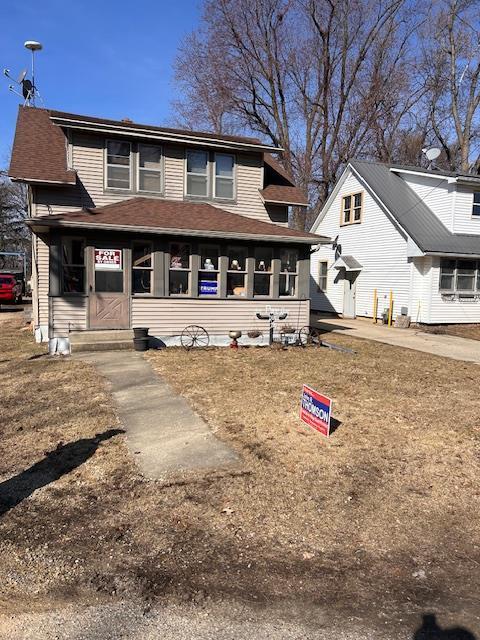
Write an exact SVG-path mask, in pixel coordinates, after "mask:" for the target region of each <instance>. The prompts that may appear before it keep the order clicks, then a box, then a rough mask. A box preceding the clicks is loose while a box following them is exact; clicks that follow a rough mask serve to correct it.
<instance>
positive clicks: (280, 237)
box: [29, 198, 329, 245]
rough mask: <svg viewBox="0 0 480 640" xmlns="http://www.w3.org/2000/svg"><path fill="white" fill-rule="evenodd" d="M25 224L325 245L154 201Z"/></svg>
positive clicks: (249, 221)
mask: <svg viewBox="0 0 480 640" xmlns="http://www.w3.org/2000/svg"><path fill="white" fill-rule="evenodd" d="M29 224H30V226H41V225H48V226H67V227H72V226H73V227H89V228H92V229H95V228H97V229H101V228H105V229H111V230H113V229H116V230H123V231H142V232H147V233H148V232H150V233H161V234H170V235H191V236H201V237H212V238H218V237H222V238H232V239H233V238H234V239H238V240H242V239H245V240H248V239H256V240H259V239H260V240H268V241H271V242H290V243H292V242H294V243H296V242H299V243H304V244H311V245H313V244H320V243H322V242H329V239H328V238H325V237H322V236H318V235H314V234H312V233H308V232H306V231H297V230H295V229H289V228H287V227H281V226H279V225H276V224H272V223H269V222H262V221H260V220H256V219H254V218H247V217H246V216H242V215H238V214H236V213H231V212H229V211H225V210H224V209H220V208H218V207H214V206H213V205H210V204H206V203H196V202H182V201H174V200H160V199H154V198H131V199H128V200H123V201H121V202H119V203H115V204H109V205H106V206H104V207H97V208H94V209H82V210H80V211H73V212H71V213H64V214H57V215H50V216H42V217H38V218H31V219H30V220H29Z"/></svg>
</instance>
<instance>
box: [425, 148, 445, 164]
mask: <svg viewBox="0 0 480 640" xmlns="http://www.w3.org/2000/svg"><path fill="white" fill-rule="evenodd" d="M422 151H423V153H424V154H425V156H426V157H427V160H428V161H429V162H432V160H436V159H437V158H438V156H439V155H440V154H441V153H442V152H441V150H440V149H439V148H438V147H430V148H426V149H422Z"/></svg>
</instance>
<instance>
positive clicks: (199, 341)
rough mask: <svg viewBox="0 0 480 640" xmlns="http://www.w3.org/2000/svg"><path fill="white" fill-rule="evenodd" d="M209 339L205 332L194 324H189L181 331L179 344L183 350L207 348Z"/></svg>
mask: <svg viewBox="0 0 480 640" xmlns="http://www.w3.org/2000/svg"><path fill="white" fill-rule="evenodd" d="M209 342H210V337H209V335H208V333H207V330H206V329H204V328H203V327H199V326H198V325H196V324H191V325H189V326H188V327H185V329H184V330H183V331H182V333H181V336H180V343H181V345H182V347H183V348H184V349H187V350H188V349H193V348H201V347H208V344H209Z"/></svg>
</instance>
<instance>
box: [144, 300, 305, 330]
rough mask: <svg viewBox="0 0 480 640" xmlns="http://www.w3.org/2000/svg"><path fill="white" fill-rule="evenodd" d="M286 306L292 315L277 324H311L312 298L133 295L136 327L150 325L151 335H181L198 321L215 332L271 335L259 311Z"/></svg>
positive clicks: (299, 326) (301, 325)
mask: <svg viewBox="0 0 480 640" xmlns="http://www.w3.org/2000/svg"><path fill="white" fill-rule="evenodd" d="M269 306H270V307H272V308H274V309H282V310H283V309H284V310H286V311H287V313H288V317H287V319H286V320H284V321H280V322H279V323H277V325H281V324H288V325H293V326H294V327H295V328H296V329H300V328H301V327H303V326H305V325H308V324H310V322H309V316H310V301H309V300H285V301H280V302H279V301H275V302H272V303H269V302H268V301H265V300H263V301H255V300H202V299H181V298H153V299H149V298H135V297H134V298H133V299H132V327H149V328H150V335H153V336H157V337H167V336H173V335H180V333H181V332H182V330H183V329H184V328H185V327H186V326H188V325H190V324H197V325H200V326H202V327H204V328H205V329H206V330H207V331H208V332H209V334H211V335H212V336H215V335H221V336H225V335H227V334H228V331H231V330H237V329H238V330H241V331H243V332H244V333H246V332H247V331H249V330H259V331H262V332H263V333H264V335H265V336H268V331H269V322H268V320H258V319H257V318H256V315H255V314H256V313H257V312H260V313H265V311H266V308H267V307H269Z"/></svg>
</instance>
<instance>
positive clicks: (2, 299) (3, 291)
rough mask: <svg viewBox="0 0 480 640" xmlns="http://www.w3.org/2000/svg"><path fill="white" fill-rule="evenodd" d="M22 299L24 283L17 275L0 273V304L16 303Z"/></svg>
mask: <svg viewBox="0 0 480 640" xmlns="http://www.w3.org/2000/svg"><path fill="white" fill-rule="evenodd" d="M21 301H22V285H21V284H20V283H18V282H17V280H16V278H15V276H12V275H10V274H8V273H0V304H16V303H17V302H21Z"/></svg>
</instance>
